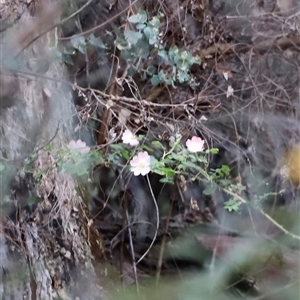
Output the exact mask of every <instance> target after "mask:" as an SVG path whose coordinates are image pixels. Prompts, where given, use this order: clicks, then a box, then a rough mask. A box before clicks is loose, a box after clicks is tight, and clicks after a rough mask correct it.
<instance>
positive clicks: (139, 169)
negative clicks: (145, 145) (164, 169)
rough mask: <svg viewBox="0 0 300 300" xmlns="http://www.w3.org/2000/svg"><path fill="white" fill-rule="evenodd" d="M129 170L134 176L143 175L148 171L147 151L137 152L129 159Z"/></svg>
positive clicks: (148, 159) (148, 157)
mask: <svg viewBox="0 0 300 300" xmlns="http://www.w3.org/2000/svg"><path fill="white" fill-rule="evenodd" d="M130 165H131V171H132V172H133V174H134V176H138V175H143V176H145V175H146V174H148V173H149V172H150V156H149V154H148V152H147V151H144V152H139V153H138V154H137V155H136V156H134V157H133V158H132V160H131V161H130Z"/></svg>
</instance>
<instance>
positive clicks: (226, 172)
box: [221, 165, 230, 175]
mask: <svg viewBox="0 0 300 300" xmlns="http://www.w3.org/2000/svg"><path fill="white" fill-rule="evenodd" d="M221 171H222V172H223V173H224V174H225V175H229V174H230V168H229V167H228V166H227V165H222V167H221Z"/></svg>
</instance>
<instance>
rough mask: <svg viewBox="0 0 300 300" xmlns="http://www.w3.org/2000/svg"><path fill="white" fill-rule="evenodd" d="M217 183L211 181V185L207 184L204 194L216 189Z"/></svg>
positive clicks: (209, 193)
mask: <svg viewBox="0 0 300 300" xmlns="http://www.w3.org/2000/svg"><path fill="white" fill-rule="evenodd" d="M217 187H218V186H217V185H216V184H215V183H211V184H210V185H209V186H207V187H206V188H205V189H204V191H203V194H204V195H211V194H212V193H213V192H214V191H215V190H216V189H217Z"/></svg>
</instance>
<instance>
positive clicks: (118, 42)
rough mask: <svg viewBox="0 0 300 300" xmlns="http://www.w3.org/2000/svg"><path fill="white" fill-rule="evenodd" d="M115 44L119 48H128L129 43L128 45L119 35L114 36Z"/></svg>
mask: <svg viewBox="0 0 300 300" xmlns="http://www.w3.org/2000/svg"><path fill="white" fill-rule="evenodd" d="M115 45H116V47H117V48H118V49H119V50H125V49H129V48H130V45H128V43H127V41H126V40H125V39H123V38H121V37H117V38H116V40H115Z"/></svg>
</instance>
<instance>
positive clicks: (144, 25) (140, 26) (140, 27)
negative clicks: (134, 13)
mask: <svg viewBox="0 0 300 300" xmlns="http://www.w3.org/2000/svg"><path fill="white" fill-rule="evenodd" d="M146 26H147V25H146V24H144V23H139V24H137V25H136V29H138V30H143V29H144V28H145V27H146Z"/></svg>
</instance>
